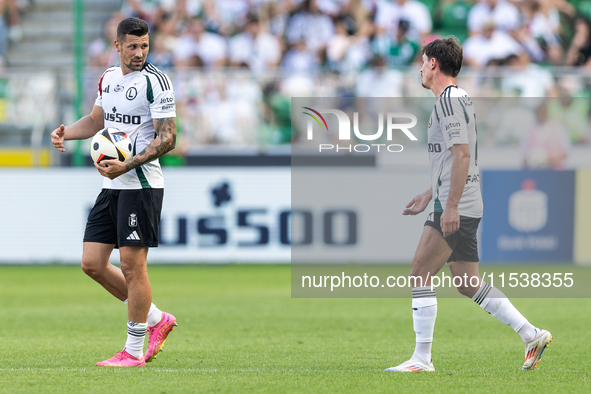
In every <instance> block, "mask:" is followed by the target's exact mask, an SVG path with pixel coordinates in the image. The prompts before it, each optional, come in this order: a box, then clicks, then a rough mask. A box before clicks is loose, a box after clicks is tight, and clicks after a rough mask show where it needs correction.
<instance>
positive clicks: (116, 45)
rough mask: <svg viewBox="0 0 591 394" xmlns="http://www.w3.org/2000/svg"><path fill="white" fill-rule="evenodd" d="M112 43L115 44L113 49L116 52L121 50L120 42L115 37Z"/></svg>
mask: <svg viewBox="0 0 591 394" xmlns="http://www.w3.org/2000/svg"><path fill="white" fill-rule="evenodd" d="M113 44H115V49H116V50H117V52H121V43H120V42H119V41H118V40H117V39H114V40H113Z"/></svg>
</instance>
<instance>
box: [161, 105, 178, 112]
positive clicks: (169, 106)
mask: <svg viewBox="0 0 591 394" xmlns="http://www.w3.org/2000/svg"><path fill="white" fill-rule="evenodd" d="M171 109H175V105H174V104H166V105H163V106H162V111H168V110H171Z"/></svg>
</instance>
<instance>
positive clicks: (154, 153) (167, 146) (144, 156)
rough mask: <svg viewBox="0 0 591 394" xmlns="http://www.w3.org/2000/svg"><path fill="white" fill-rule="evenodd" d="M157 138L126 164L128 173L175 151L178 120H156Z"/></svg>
mask: <svg viewBox="0 0 591 394" xmlns="http://www.w3.org/2000/svg"><path fill="white" fill-rule="evenodd" d="M154 129H156V138H155V139H154V141H152V142H151V143H150V145H148V146H146V148H145V149H144V150H142V151H141V152H140V153H138V154H137V155H135V156H134V157H133V158H132V159H131V160H130V161H129V162H125V169H126V171H129V170H133V169H134V168H136V167H139V166H141V165H142V164H145V163H148V162H150V161H152V160H155V159H157V158H159V157H160V156H162V155H164V154H165V153H166V152H169V151H171V150H173V149H174V146H175V144H176V118H162V119H154Z"/></svg>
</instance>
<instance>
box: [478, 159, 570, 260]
mask: <svg viewBox="0 0 591 394" xmlns="http://www.w3.org/2000/svg"><path fill="white" fill-rule="evenodd" d="M574 190H575V173H574V171H531V170H528V171H483V183H482V193H483V195H482V198H483V201H484V216H483V218H482V234H481V235H482V236H481V239H480V245H481V248H482V259H483V260H489V261H518V262H519V261H571V260H572V251H573V231H574Z"/></svg>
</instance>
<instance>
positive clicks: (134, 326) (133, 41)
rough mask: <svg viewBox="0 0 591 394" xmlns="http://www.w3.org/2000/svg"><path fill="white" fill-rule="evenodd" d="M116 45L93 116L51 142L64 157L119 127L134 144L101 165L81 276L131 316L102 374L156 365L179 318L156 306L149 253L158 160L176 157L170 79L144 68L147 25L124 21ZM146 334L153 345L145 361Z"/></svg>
mask: <svg viewBox="0 0 591 394" xmlns="http://www.w3.org/2000/svg"><path fill="white" fill-rule="evenodd" d="M114 45H115V48H116V49H117V52H119V58H120V62H121V65H120V66H115V67H110V68H108V69H107V70H106V71H105V72H104V74H103V75H102V77H101V79H100V81H99V83H98V94H97V98H96V101H95V104H94V107H93V109H92V112H91V113H90V114H89V115H87V116H85V117H83V118H81V119H80V120H78V121H77V122H76V123H74V124H72V125H69V126H64V125H61V126H60V127H58V128H57V129H55V130H54V131H53V132H52V133H51V140H52V143H53V145H54V146H55V147H56V148H57V149H58V150H60V151H62V152H64V151H65V149H64V144H63V142H64V140H79V139H86V138H89V137H92V136H93V135H94V134H96V133H97V132H98V131H99V130H101V129H103V128H104V127H114V128H117V129H119V130H121V131H123V132H125V133H126V134H127V135H128V136H129V138H130V139H131V141H132V143H133V156H132V157H130V158H129V159H128V160H126V161H125V162H121V161H118V160H103V161H101V162H100V163H98V164H95V167H96V168H97V170H98V171H99V173H100V174H101V175H102V176H104V177H105V178H104V181H103V189H102V191H101V193H100V194H99V196H98V198H97V200H96V202H95V204H94V207H93V208H92V210H91V211H90V214H89V216H88V221H87V223H86V230H85V233H84V246H83V252H82V269H83V270H84V272H85V273H86V274H87V275H89V276H90V277H91V278H92V279H94V280H95V281H96V282H98V283H99V284H100V285H101V286H103V287H104V288H105V289H106V290H107V291H109V292H110V293H111V294H113V295H114V296H115V297H116V298H118V299H120V300H121V301H123V302H124V303H125V304H127V308H128V319H129V321H128V323H127V342H126V343H125V348H124V349H123V350H122V351H120V352H117V353H116V354H115V356H114V357H113V358H111V359H109V360H105V361H102V362H99V363H97V366H106V367H141V366H144V365H145V363H146V362H149V361H152V360H153V359H154V358H155V357H156V354H157V353H158V352H159V351H160V350H161V349H162V347H163V346H164V341H165V340H166V337H167V336H168V334H169V333H170V332H171V331H172V330H173V328H174V326H176V319H175V317H174V316H173V315H171V314H169V313H166V312H162V311H160V310H159V309H158V308H157V307H156V306H155V305H154V304H153V303H152V289H151V287H150V281H149V279H148V270H147V255H148V248H149V247H156V246H158V226H159V222H160V212H161V210H162V199H163V196H164V180H163V177H162V170H161V168H160V164H159V162H158V158H159V157H160V156H162V155H164V154H165V153H166V152H168V151H170V150H172V149H174V146H175V141H176V110H175V103H174V91H173V89H172V84H171V82H170V79H169V78H168V77H167V76H166V75H165V74H163V73H162V72H160V70H158V69H157V68H156V67H154V66H153V65H152V64H150V63H148V62H146V56H147V55H148V50H149V29H148V25H147V24H146V22H144V21H143V20H141V19H138V18H127V19H125V20H123V21H122V22H121V23H120V24H119V26H118V28H117V39H116V40H115V41H114ZM113 248H119V253H120V256H121V269H119V268H118V267H116V266H114V265H111V264H110V263H109V256H110V255H111V252H112V251H113ZM146 331H148V332H149V340H148V349H147V351H146V354H145V355H144V353H143V351H144V338H145V335H146Z"/></svg>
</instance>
